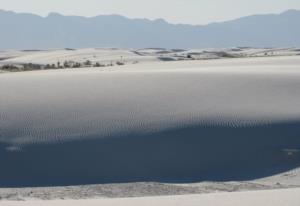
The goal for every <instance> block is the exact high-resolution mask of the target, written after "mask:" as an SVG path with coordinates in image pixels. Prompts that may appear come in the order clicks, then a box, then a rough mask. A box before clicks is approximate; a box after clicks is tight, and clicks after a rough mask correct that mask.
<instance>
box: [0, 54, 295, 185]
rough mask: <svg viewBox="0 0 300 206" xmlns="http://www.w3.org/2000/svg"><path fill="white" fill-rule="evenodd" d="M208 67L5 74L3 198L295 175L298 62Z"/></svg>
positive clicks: (0, 86)
mask: <svg viewBox="0 0 300 206" xmlns="http://www.w3.org/2000/svg"><path fill="white" fill-rule="evenodd" d="M240 61H241V62H240ZM272 61H274V62H275V63H272ZM214 62H215V63H212V64H210V63H204V64H203V63H202V62H198V61H192V62H184V63H177V62H175V63H163V64H162V63H152V64H148V65H133V66H127V67H122V68H111V70H109V69H107V70H100V69H99V70H98V69H78V70H64V71H57V70H56V71H41V72H26V73H14V74H12V73H11V74H9V73H4V74H1V75H0V94H1V104H0V132H1V133H0V162H1V170H0V186H1V187H7V186H10V187H12V186H15V187H19V186H46V185H73V184H88V183H112V182H133V181H161V182H195V181H200V180H218V181H224V180H249V179H255V178H260V177H265V176H269V175H273V174H277V173H280V172H283V171H287V170H290V169H293V168H296V167H298V166H300V157H299V149H300V137H299V134H300V109H299V102H300V95H299V94H300V93H299V91H300V69H299V65H300V58H299V57H283V58H279V59H272V58H271V59H270V58H263V59H251V60H216V61H214ZM161 67H163V68H164V69H159V68H161Z"/></svg>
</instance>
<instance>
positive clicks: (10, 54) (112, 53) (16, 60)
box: [0, 48, 300, 65]
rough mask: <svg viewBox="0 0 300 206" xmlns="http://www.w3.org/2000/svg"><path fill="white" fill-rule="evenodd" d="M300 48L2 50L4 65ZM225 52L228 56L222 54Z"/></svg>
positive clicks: (289, 52) (282, 52)
mask: <svg viewBox="0 0 300 206" xmlns="http://www.w3.org/2000/svg"><path fill="white" fill-rule="evenodd" d="M299 54H300V50H299V49H296V48H229V49H227V48H224V49H187V50H182V49H163V48H148V49H116V48H87V49H53V50H36V51H35V50H24V51H17V50H7V51H0V65H4V64H23V63H34V64H41V65H46V64H56V63H57V62H61V63H63V62H65V61H68V62H70V61H71V62H72V61H73V62H85V61H87V60H89V61H91V62H92V63H96V62H98V63H101V64H104V65H106V64H111V63H113V64H115V63H116V62H118V61H119V62H120V61H121V62H124V63H125V64H133V63H135V64H136V63H149V62H150V63H151V62H157V61H170V60H183V59H187V56H191V57H192V58H194V59H220V58H226V57H265V56H295V55H299ZM222 55H225V56H222Z"/></svg>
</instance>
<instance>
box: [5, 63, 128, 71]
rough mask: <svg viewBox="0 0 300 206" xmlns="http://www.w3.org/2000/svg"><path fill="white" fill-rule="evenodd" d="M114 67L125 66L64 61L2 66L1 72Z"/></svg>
mask: <svg viewBox="0 0 300 206" xmlns="http://www.w3.org/2000/svg"><path fill="white" fill-rule="evenodd" d="M114 65H118V66H120V65H125V63H124V62H121V61H117V62H116V63H115V64H114V63H113V62H110V63H109V64H101V63H99V62H95V63H93V62H91V61H90V60H86V61H85V62H83V63H82V62H75V61H64V62H63V63H61V62H60V61H58V62H57V63H56V64H46V65H42V64H33V63H26V64H6V65H3V66H0V70H3V71H9V72H19V71H34V70H48V69H71V68H83V67H107V66H114Z"/></svg>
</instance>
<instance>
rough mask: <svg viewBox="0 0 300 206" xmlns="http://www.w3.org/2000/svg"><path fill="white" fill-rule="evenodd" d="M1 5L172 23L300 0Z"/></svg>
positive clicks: (2, 2)
mask: <svg viewBox="0 0 300 206" xmlns="http://www.w3.org/2000/svg"><path fill="white" fill-rule="evenodd" d="M0 9H4V10H13V11H17V12H30V13H35V14H39V15H42V16H46V15H47V14H48V13H49V12H53V11H54V12H59V13H62V14H66V15H81V16H96V15H99V14H121V15H124V16H127V17H130V18H149V19H156V18H163V19H166V20H167V21H169V22H172V23H189V24H207V23H210V22H214V21H224V20H229V19H234V18H237V17H241V16H247V15H251V14H262V13H280V12H282V11H284V10H287V9H300V0H0Z"/></svg>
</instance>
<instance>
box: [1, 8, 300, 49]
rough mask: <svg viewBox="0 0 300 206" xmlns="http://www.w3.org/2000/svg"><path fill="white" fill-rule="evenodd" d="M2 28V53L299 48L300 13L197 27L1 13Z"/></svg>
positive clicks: (110, 18) (115, 18) (109, 17)
mask: <svg viewBox="0 0 300 206" xmlns="http://www.w3.org/2000/svg"><path fill="white" fill-rule="evenodd" d="M0 27H1V32H0V49H48V48H84V47H119V48H146V47H165V48H212V47H215V48H221V47H223V48H224V47H237V46H249V47H300V11H298V10H288V11H286V12H283V13H281V14H266V15H253V16H247V17H242V18H239V19H236V20H232V21H226V22H220V23H212V24H208V25H199V26H193V25H186V24H171V23H168V22H166V21H165V20H163V19H158V20H154V21H151V20H147V19H129V18H126V17H123V16H119V15H100V16H96V17H80V16H63V15H61V14H58V13H50V14H49V15H48V16H47V17H41V16H38V15H34V14H25V13H15V12H11V11H3V10H0Z"/></svg>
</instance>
